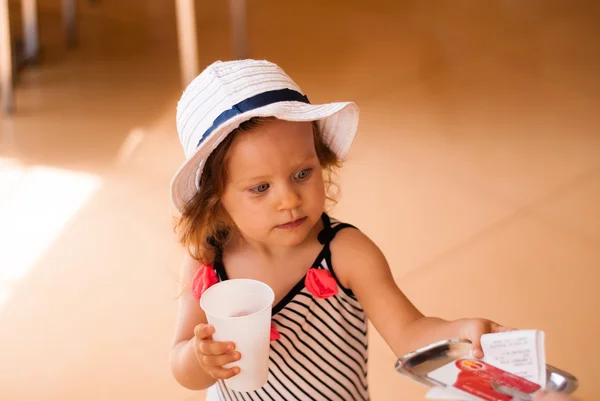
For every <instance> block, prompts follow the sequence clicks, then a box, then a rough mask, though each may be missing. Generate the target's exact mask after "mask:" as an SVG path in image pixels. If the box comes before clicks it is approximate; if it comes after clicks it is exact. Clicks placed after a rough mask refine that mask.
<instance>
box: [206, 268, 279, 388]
mask: <svg viewBox="0 0 600 401" xmlns="http://www.w3.org/2000/svg"><path fill="white" fill-rule="evenodd" d="M274 299H275V294H274V293H273V290H272V289H271V287H269V286H268V285H266V284H265V283H262V282H260V281H256V280H250V279H232V280H225V281H221V282H220V283H217V284H215V285H213V286H212V287H210V288H209V289H207V290H206V291H205V292H204V294H202V298H200V307H201V308H202V309H203V310H204V312H205V313H206V319H207V320H208V323H209V324H211V325H212V326H214V328H215V333H214V334H213V339H214V340H215V341H232V342H234V343H235V346H236V350H237V351H238V352H239V353H240V354H241V355H242V358H241V359H240V360H239V361H236V362H233V363H230V364H227V365H225V366H224V367H225V368H230V367H232V366H239V368H240V373H238V374H237V375H235V376H233V377H232V378H230V379H226V380H225V382H226V384H227V387H229V388H230V389H232V390H236V391H254V390H257V389H259V388H261V387H262V386H264V385H265V384H266V383H267V379H268V375H269V343H270V334H271V309H272V307H273V301H274Z"/></svg>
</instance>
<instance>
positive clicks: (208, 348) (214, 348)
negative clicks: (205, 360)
mask: <svg viewBox="0 0 600 401" xmlns="http://www.w3.org/2000/svg"><path fill="white" fill-rule="evenodd" d="M198 349H199V350H200V352H201V353H203V354H204V355H222V354H227V353H229V352H231V351H233V350H235V344H234V343H232V342H231V341H214V340H202V341H200V344H199V345H198Z"/></svg>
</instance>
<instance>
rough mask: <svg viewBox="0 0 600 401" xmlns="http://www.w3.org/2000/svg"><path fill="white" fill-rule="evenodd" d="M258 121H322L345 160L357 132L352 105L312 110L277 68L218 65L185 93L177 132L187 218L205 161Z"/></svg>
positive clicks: (327, 138) (180, 193)
mask: <svg viewBox="0 0 600 401" xmlns="http://www.w3.org/2000/svg"><path fill="white" fill-rule="evenodd" d="M253 117H275V118H278V119H280V120H286V121H317V125H318V126H319V129H320V132H321V134H322V137H323V141H324V142H325V143H326V144H327V145H328V146H329V148H330V149H331V150H332V151H333V152H334V153H335V154H336V155H337V156H338V158H340V159H341V160H344V159H345V157H346V154H347V153H348V151H349V149H350V145H351V144H352V141H353V139H354V136H355V134H356V130H357V127H358V117H359V109H358V106H357V105H356V104H354V103H352V102H338V103H328V104H321V105H312V104H310V102H309V101H308V98H307V97H306V96H305V95H304V94H303V93H302V91H301V90H300V88H299V87H298V85H296V83H295V82H294V81H293V80H292V79H291V78H290V77H289V76H288V75H287V74H286V73H285V72H284V71H283V70H282V69H281V68H280V67H279V66H277V65H276V64H273V63H271V62H268V61H259V60H236V61H227V62H222V61H217V62H215V63H213V64H211V65H209V66H208V67H207V68H206V69H205V70H204V71H203V72H202V73H201V74H200V75H198V76H197V77H196V78H195V79H194V80H193V81H192V82H191V83H190V84H189V85H188V87H187V88H186V89H185V90H184V92H183V95H182V96H181V99H180V100H179V102H178V104H177V132H178V133H179V140H180V141H181V145H182V146H183V150H184V152H185V157H186V161H185V162H184V163H183V165H182V166H181V167H180V168H179V170H178V171H177V173H176V174H175V176H174V177H173V179H172V181H171V200H172V201H173V204H174V206H175V207H176V208H177V210H178V211H179V212H182V211H183V210H184V208H185V205H186V203H187V202H189V201H190V200H191V199H192V198H193V196H194V195H195V194H196V192H197V191H198V189H199V188H200V178H201V176H202V170H203V168H204V164H205V162H206V159H207V158H208V157H209V156H210V154H211V153H212V152H213V151H214V150H215V149H216V148H217V146H219V144H220V143H221V142H222V141H223V140H224V139H225V138H226V137H227V135H229V133H231V132H232V131H233V130H235V129H236V128H238V127H239V125H240V124H241V123H243V122H245V121H248V120H250V119H251V118H253Z"/></svg>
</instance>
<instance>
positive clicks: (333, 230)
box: [318, 213, 356, 245]
mask: <svg viewBox="0 0 600 401" xmlns="http://www.w3.org/2000/svg"><path fill="white" fill-rule="evenodd" d="M321 218H322V220H323V230H321V232H320V233H319V236H318V239H319V242H320V243H321V245H329V243H330V242H331V241H333V239H334V238H335V235H336V234H337V233H338V232H340V231H341V230H343V229H344V228H354V229H356V227H355V226H353V225H352V224H348V223H340V222H339V221H337V220H334V219H331V218H330V217H329V216H328V215H327V214H326V213H323V215H322V217H321Z"/></svg>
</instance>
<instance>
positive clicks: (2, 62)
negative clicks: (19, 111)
mask: <svg viewBox="0 0 600 401" xmlns="http://www.w3.org/2000/svg"><path fill="white" fill-rule="evenodd" d="M11 49H12V46H11V41H10V22H9V17H8V0H0V92H1V93H0V98H1V100H2V109H3V110H4V113H5V114H7V115H8V114H12V112H13V111H14V93H13V77H12V74H13V61H12V50H11Z"/></svg>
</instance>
